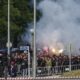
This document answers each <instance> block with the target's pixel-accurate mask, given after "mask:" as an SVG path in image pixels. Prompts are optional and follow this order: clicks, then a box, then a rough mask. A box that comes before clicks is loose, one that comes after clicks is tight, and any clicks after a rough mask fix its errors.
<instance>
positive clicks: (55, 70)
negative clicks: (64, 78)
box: [4, 64, 80, 77]
mask: <svg viewBox="0 0 80 80" xmlns="http://www.w3.org/2000/svg"><path fill="white" fill-rule="evenodd" d="M78 69H80V64H78V65H72V66H71V70H78ZM64 72H69V65H65V66H54V67H50V66H48V67H37V70H36V74H37V77H41V76H52V75H61V74H63V73H64ZM4 74H5V71H4ZM12 74H13V73H11V75H9V72H7V77H9V76H12ZM30 76H31V77H32V68H30ZM14 77H28V68H25V69H20V66H18V69H17V72H16V76H14Z"/></svg>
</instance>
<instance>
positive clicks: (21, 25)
mask: <svg viewBox="0 0 80 80" xmlns="http://www.w3.org/2000/svg"><path fill="white" fill-rule="evenodd" d="M31 1H32V0H10V31H11V32H10V33H11V34H10V36H11V42H12V43H13V47H17V44H18V43H19V42H20V41H21V35H22V34H23V33H24V32H25V30H26V29H27V28H28V24H29V23H31V22H33V4H32V2H31ZM7 3H8V0H0V47H5V46H6V42H7V12H8V9H7V7H8V4H7ZM40 15H41V13H40V12H39V11H38V10H37V20H39V18H40Z"/></svg>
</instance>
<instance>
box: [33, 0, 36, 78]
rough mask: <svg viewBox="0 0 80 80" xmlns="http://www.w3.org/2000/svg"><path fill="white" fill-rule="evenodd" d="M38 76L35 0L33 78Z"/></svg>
mask: <svg viewBox="0 0 80 80" xmlns="http://www.w3.org/2000/svg"><path fill="white" fill-rule="evenodd" d="M35 77H36V0H34V49H33V78H35Z"/></svg>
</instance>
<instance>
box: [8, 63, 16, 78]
mask: <svg viewBox="0 0 80 80" xmlns="http://www.w3.org/2000/svg"><path fill="white" fill-rule="evenodd" d="M9 75H10V76H11V77H16V76H17V66H16V64H15V62H11V65H10V66H9Z"/></svg>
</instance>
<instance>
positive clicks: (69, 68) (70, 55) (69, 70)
mask: <svg viewBox="0 0 80 80" xmlns="http://www.w3.org/2000/svg"><path fill="white" fill-rule="evenodd" d="M69 71H71V44H70V45H69Z"/></svg>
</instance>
